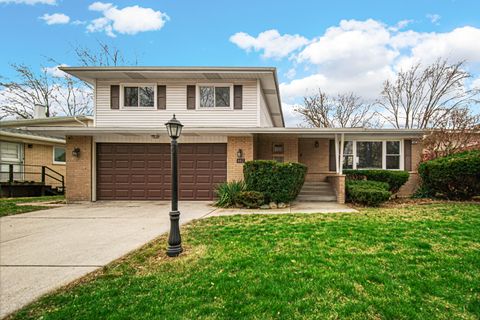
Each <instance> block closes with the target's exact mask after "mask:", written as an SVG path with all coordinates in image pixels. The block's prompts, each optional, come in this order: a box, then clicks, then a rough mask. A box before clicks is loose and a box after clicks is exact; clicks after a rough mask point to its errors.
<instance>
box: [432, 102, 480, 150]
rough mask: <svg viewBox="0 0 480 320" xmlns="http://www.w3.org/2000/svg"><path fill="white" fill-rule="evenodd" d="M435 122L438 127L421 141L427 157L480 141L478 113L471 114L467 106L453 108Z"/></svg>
mask: <svg viewBox="0 0 480 320" xmlns="http://www.w3.org/2000/svg"><path fill="white" fill-rule="evenodd" d="M436 122H437V124H438V127H437V128H434V129H432V130H431V131H430V132H429V134H428V135H426V136H425V138H424V141H423V146H424V149H425V151H426V157H427V158H429V159H432V158H437V157H440V156H447V155H450V154H453V153H456V152H459V151H462V150H467V149H469V148H471V147H474V146H475V145H476V144H478V143H479V142H480V115H478V114H473V113H472V112H471V111H470V110H469V109H468V108H457V109H454V110H452V111H451V112H449V114H448V116H445V117H442V118H441V119H436ZM478 147H480V145H478Z"/></svg>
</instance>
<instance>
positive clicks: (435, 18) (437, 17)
mask: <svg viewBox="0 0 480 320" xmlns="http://www.w3.org/2000/svg"><path fill="white" fill-rule="evenodd" d="M426 17H427V18H428V20H430V22H431V23H433V24H437V25H438V24H439V23H438V21H440V18H441V16H440V15H439V14H436V13H429V14H427V15H426Z"/></svg>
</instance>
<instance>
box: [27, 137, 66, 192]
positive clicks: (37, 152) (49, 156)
mask: <svg viewBox="0 0 480 320" xmlns="http://www.w3.org/2000/svg"><path fill="white" fill-rule="evenodd" d="M24 146H25V148H24V159H25V162H24V163H25V172H26V173H25V180H27V181H28V180H32V181H40V179H41V176H40V173H41V168H40V167H37V166H47V167H49V168H51V169H52V170H55V171H56V172H58V173H60V174H61V175H63V176H64V177H65V174H66V166H65V165H64V164H54V163H53V148H54V146H51V145H43V144H30V143H25V144H24ZM58 147H65V146H62V145H58ZM30 165H33V166H30ZM28 172H34V173H28ZM46 173H47V174H50V175H51V176H54V177H56V178H58V179H59V178H60V176H58V175H56V174H54V173H52V172H49V171H48V170H47V171H46ZM45 183H46V184H47V185H51V186H54V187H56V186H61V182H59V181H56V180H55V179H52V178H50V177H48V176H46V177H45Z"/></svg>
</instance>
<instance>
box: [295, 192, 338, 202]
mask: <svg viewBox="0 0 480 320" xmlns="http://www.w3.org/2000/svg"><path fill="white" fill-rule="evenodd" d="M296 200H297V201H307V202H324V201H325V202H329V201H337V197H336V196H334V195H314V196H311V195H301V194H300V195H298V197H297V199H296Z"/></svg>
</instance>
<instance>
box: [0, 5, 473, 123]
mask: <svg viewBox="0 0 480 320" xmlns="http://www.w3.org/2000/svg"><path fill="white" fill-rule="evenodd" d="M479 12H480V1H474V0H471V1H468V0H429V1H422V0H416V1H358V0H357V1H353V0H352V1H341V0H337V1H301V0H297V1H259V0H257V1H250V0H244V1H199V0H196V1H193V0H192V1H186V0H185V1H180V0H161V1H118V0H115V1H104V2H97V3H95V4H94V1H73V0H72V1H67V0H63V1H62V0H56V1H55V0H0V30H1V31H0V32H1V37H2V40H3V41H2V43H3V45H2V48H1V50H0V75H2V76H7V77H11V76H13V75H12V73H11V71H10V68H9V63H25V64H28V65H30V66H32V67H35V68H36V67H38V68H40V67H41V65H43V66H53V65H49V64H48V63H46V57H52V58H55V59H56V60H57V61H59V62H60V63H63V64H67V65H75V64H76V63H77V61H76V59H75V56H74V54H73V53H72V48H73V47H75V46H77V45H80V46H84V47H94V46H95V44H96V42H97V41H98V40H101V41H104V42H106V43H109V44H113V45H115V46H116V47H118V48H119V49H121V50H122V51H123V52H124V55H125V56H126V57H127V58H130V59H132V60H133V59H134V58H137V59H138V61H139V64H141V65H178V66H185V65H198V66H209V65H210V66H275V67H277V68H278V74H279V77H280V82H282V86H281V91H282V98H283V101H284V103H285V104H286V108H288V105H290V104H293V103H295V102H296V101H298V99H299V98H300V97H301V96H302V95H303V94H305V93H306V92H307V91H308V90H311V89H312V88H314V87H317V86H322V87H325V88H326V90H327V91H331V92H340V91H345V90H349V91H355V92H359V93H360V94H362V95H365V97H366V98H372V97H374V96H375V94H377V92H378V89H379V88H378V86H379V83H381V82H382V81H383V79H384V78H386V77H389V76H391V74H392V73H393V72H394V71H395V70H398V68H400V67H402V66H407V65H408V64H409V63H412V61H417V60H416V59H418V60H421V61H425V62H429V60H430V59H434V58H435V57H436V56H437V55H438V56H442V55H443V56H446V57H448V58H451V59H453V60H455V59H468V60H469V61H470V64H469V68H470V71H471V72H472V73H473V74H474V75H475V77H476V79H477V80H478V84H479V85H480V77H478V76H477V75H478V74H480V72H479V71H480V68H479V67H478V66H479V65H480V14H479ZM54 14H57V15H54ZM42 17H43V18H42ZM95 19H97V20H95ZM47 22H49V23H50V24H48V23H47ZM262 33H263V34H262ZM346 69H348V70H346ZM286 114H287V117H288V114H289V113H288V110H287V112H286Z"/></svg>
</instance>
